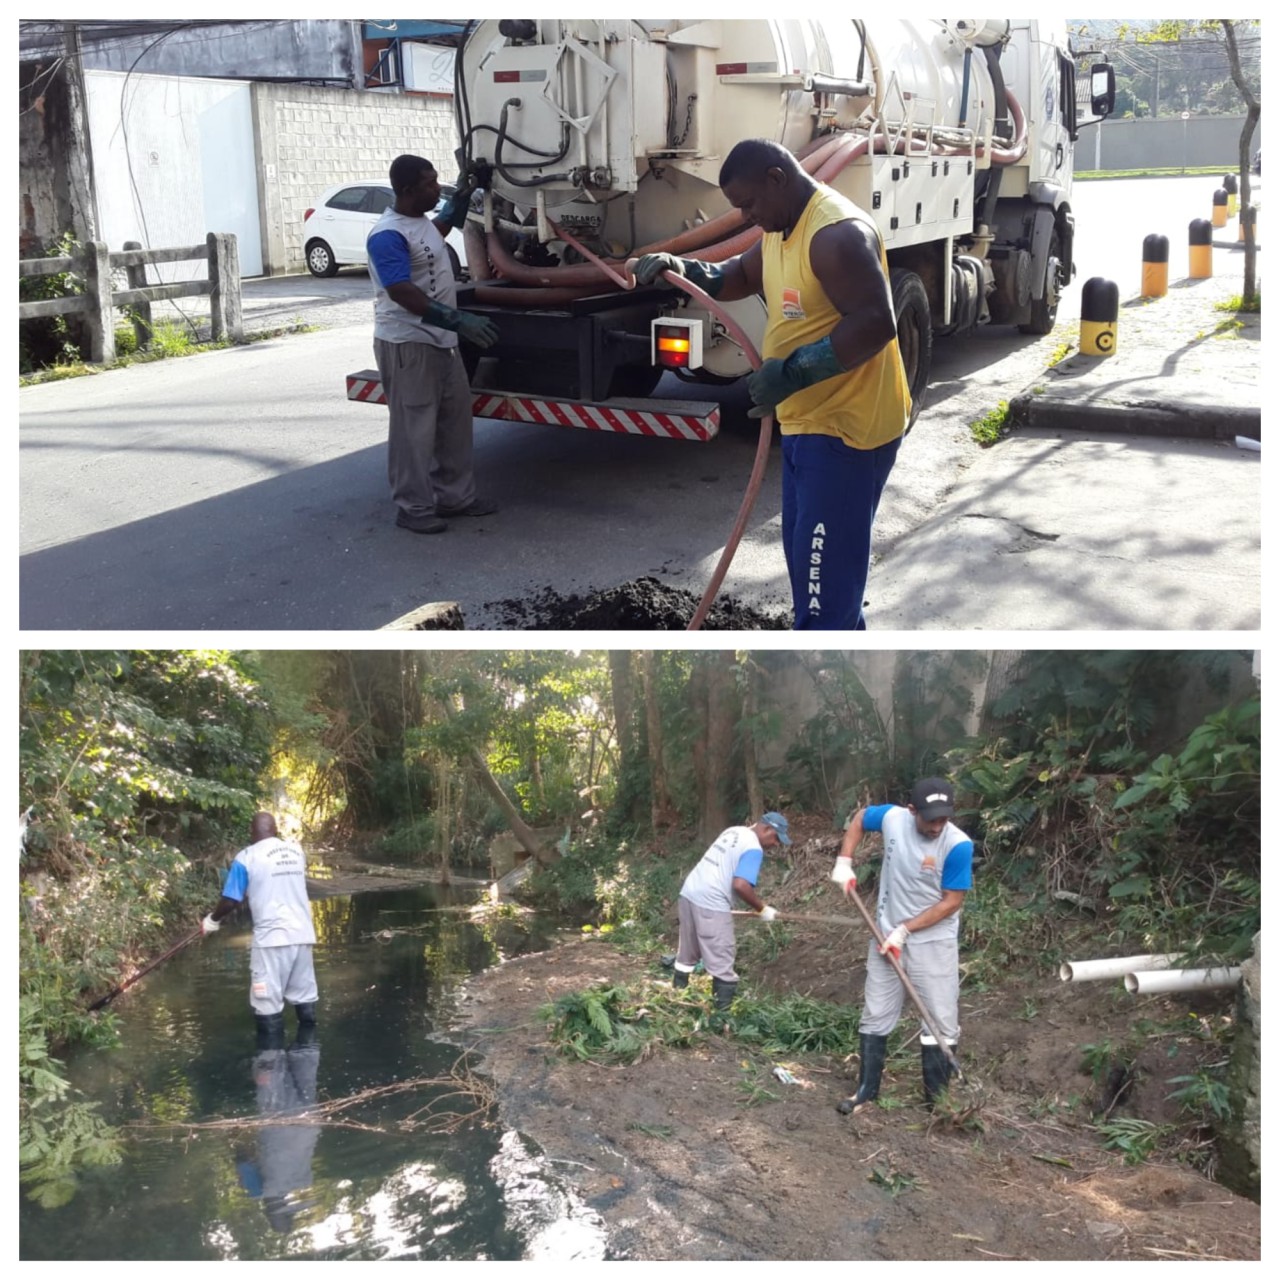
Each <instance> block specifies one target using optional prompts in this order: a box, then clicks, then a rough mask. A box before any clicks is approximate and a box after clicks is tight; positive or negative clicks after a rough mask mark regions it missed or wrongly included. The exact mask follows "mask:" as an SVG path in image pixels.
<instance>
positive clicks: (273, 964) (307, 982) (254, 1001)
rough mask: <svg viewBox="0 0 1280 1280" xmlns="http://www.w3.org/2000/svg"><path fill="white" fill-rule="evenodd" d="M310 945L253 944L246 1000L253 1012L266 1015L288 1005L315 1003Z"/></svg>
mask: <svg viewBox="0 0 1280 1280" xmlns="http://www.w3.org/2000/svg"><path fill="white" fill-rule="evenodd" d="M311 950H312V949H311V944H310V943H304V942H297V943H292V944H290V945H289V946H284V947H259V946H255V947H254V948H253V949H252V950H251V951H250V952H249V1003H250V1004H251V1005H252V1006H253V1011H254V1013H260V1014H262V1015H263V1016H269V1015H271V1014H273V1013H279V1012H280V1011H281V1010H282V1009H283V1008H284V1006H285V1004H286V1003H288V1004H315V1002H316V1001H317V1000H318V999H319V998H320V993H319V991H318V990H317V989H316V969H315V964H314V962H313V960H312V957H311Z"/></svg>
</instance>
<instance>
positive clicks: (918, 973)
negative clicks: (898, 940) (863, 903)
mask: <svg viewBox="0 0 1280 1280" xmlns="http://www.w3.org/2000/svg"><path fill="white" fill-rule="evenodd" d="M902 967H903V969H904V970H905V971H906V975H907V977H908V978H910V979H911V985H912V986H913V987H915V989H916V991H917V993H918V994H919V996H920V999H921V1000H922V1001H924V1007H925V1008H926V1009H928V1010H929V1014H930V1016H931V1017H932V1018H933V1020H934V1022H935V1023H936V1024H937V1027H938V1030H939V1031H940V1032H942V1035H943V1037H944V1038H945V1039H946V1042H947V1043H948V1044H955V1042H956V1040H957V1039H959V1036H960V947H959V943H958V941H957V939H955V938H938V939H936V940H931V941H929V942H912V941H911V939H910V938H908V939H907V944H906V946H904V947H903V948H902ZM905 995H906V989H905V988H904V987H903V985H902V979H901V978H899V977H898V974H897V971H896V970H895V969H894V967H893V965H891V964H890V963H889V962H888V960H886V959H885V958H884V956H882V955H881V954H880V948H879V946H878V945H877V944H876V943H875V941H874V940H873V941H872V942H871V944H870V945H869V947H868V948H867V989H866V995H865V996H864V998H863V1002H862V1017H861V1018H860V1019H859V1021H858V1030H859V1032H861V1033H862V1034H863V1035H867V1036H887V1035H888V1034H889V1032H891V1031H892V1030H893V1029H894V1027H896V1026H897V1025H898V1018H899V1017H900V1016H901V1014H902V1001H903V998H904V997H905ZM920 1043H921V1044H936V1043H937V1041H936V1040H935V1039H934V1038H933V1036H932V1035H931V1034H930V1032H929V1028H928V1027H926V1026H925V1025H924V1024H923V1023H921V1026H920Z"/></svg>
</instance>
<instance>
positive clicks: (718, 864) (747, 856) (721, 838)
mask: <svg viewBox="0 0 1280 1280" xmlns="http://www.w3.org/2000/svg"><path fill="white" fill-rule="evenodd" d="M763 863H764V849H763V848H761V845H760V838H759V836H757V835H756V833H755V831H754V830H752V828H751V827H729V828H728V829H727V830H725V831H722V832H721V833H720V834H719V835H718V836H717V837H716V840H715V843H714V844H713V845H712V846H711V848H709V849H708V850H707V851H706V853H704V854H703V855H702V859H701V860H700V861H699V862H698V864H697V865H696V866H695V867H694V868H693V870H692V871H690V872H689V874H688V875H687V876H685V878H684V885H683V886H682V887H681V889H680V896H681V897H682V898H687V899H688V900H689V901H690V902H692V903H693V904H694V905H695V906H699V907H706V908H707V910H708V911H732V910H733V882H734V879H735V878H740V879H743V880H745V881H746V882H747V883H748V884H749V885H752V886H754V885H755V883H756V881H757V880H758V879H759V878H760V868H761V866H762V865H763Z"/></svg>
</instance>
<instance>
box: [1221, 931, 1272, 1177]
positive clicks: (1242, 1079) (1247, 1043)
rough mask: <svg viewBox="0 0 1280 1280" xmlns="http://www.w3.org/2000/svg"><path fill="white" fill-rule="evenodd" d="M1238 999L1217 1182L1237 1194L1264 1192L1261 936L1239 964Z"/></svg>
mask: <svg viewBox="0 0 1280 1280" xmlns="http://www.w3.org/2000/svg"><path fill="white" fill-rule="evenodd" d="M1240 968H1241V983H1240V993H1239V995H1238V996H1237V997H1236V1039H1235V1044H1234V1045H1233V1046H1232V1049H1231V1065H1230V1066H1229V1068H1228V1070H1227V1086H1228V1090H1229V1096H1230V1099H1231V1119H1230V1120H1229V1121H1227V1123H1226V1124H1225V1125H1224V1126H1223V1129H1222V1133H1221V1136H1220V1146H1221V1149H1222V1164H1221V1167H1220V1169H1219V1172H1218V1180H1219V1181H1220V1182H1221V1183H1222V1184H1223V1185H1224V1186H1228V1187H1230V1188H1231V1190H1232V1191H1235V1192H1238V1193H1239V1194H1240V1195H1244V1196H1248V1197H1249V1198H1250V1199H1251V1200H1258V1199H1260V1198H1261V1195H1262V935H1261V934H1257V935H1256V936H1255V937H1254V939H1253V955H1252V956H1250V957H1249V959H1248V960H1246V961H1245V962H1244V964H1242V965H1241V966H1240Z"/></svg>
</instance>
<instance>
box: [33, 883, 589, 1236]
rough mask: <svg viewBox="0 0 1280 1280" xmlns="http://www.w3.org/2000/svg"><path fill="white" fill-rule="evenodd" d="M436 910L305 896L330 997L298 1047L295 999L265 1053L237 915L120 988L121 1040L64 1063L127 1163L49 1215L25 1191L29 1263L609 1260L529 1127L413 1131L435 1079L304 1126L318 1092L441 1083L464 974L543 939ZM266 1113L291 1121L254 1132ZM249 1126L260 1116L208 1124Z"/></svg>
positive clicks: (100, 1172)
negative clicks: (281, 1036)
mask: <svg viewBox="0 0 1280 1280" xmlns="http://www.w3.org/2000/svg"><path fill="white" fill-rule="evenodd" d="M472 897H473V894H468V895H467V896H466V899H464V900H470V899H471V898H472ZM445 905H450V897H449V894H448V892H447V891H444V890H440V889H433V888H426V889H413V890H407V891H390V892H382V893H367V894H359V895H355V896H350V897H332V898H326V899H321V900H318V901H316V902H314V903H313V904H312V906H313V911H314V915H315V922H316V932H317V939H318V940H317V945H316V950H315V966H316V977H317V981H318V984H319V990H320V1002H319V1023H318V1028H317V1034H316V1036H315V1038H314V1040H313V1041H311V1042H309V1043H308V1042H306V1037H305V1036H304V1037H299V1035H298V1034H297V1030H298V1029H297V1024H296V1021H295V1018H294V1015H293V1011H292V1010H291V1009H287V1010H286V1038H285V1047H283V1048H265V1049H264V1048H259V1046H258V1045H257V1042H256V1035H255V1026H254V1020H253V1016H252V1013H251V1011H250V1009H249V1003H248V966H249V944H250V933H249V929H248V926H247V924H245V925H242V926H238V927H232V926H224V928H223V929H222V931H221V932H220V933H217V934H215V935H212V936H211V937H209V938H207V939H205V940H203V941H201V942H198V943H195V944H193V945H192V946H191V947H189V948H187V949H186V950H185V951H183V952H180V953H179V954H178V955H177V956H176V957H174V959H173V960H171V961H169V962H168V963H167V964H165V965H163V966H161V967H160V968H158V969H157V970H156V971H155V972H154V973H152V974H150V975H148V976H147V977H146V978H144V979H143V980H142V981H141V982H140V983H139V984H138V985H137V986H136V987H134V988H132V989H131V990H130V991H128V992H127V993H125V994H124V995H122V996H121V997H120V998H119V999H118V1000H117V1001H116V1002H115V1004H114V1005H113V1006H112V1008H113V1009H114V1011H115V1013H116V1015H117V1016H118V1018H119V1020H120V1033H121V1034H120V1044H119V1046H118V1047H117V1048H115V1049H111V1050H85V1051H83V1052H77V1053H73V1054H71V1055H69V1056H68V1059H67V1071H68V1075H69V1077H70V1080H71V1083H72V1085H73V1086H74V1087H75V1088H76V1089H78V1090H80V1091H81V1093H82V1094H83V1095H84V1096H85V1097H86V1098H88V1099H90V1100H92V1101H96V1102H98V1103H100V1104H101V1111H102V1114H103V1116H104V1118H105V1119H107V1120H108V1121H109V1122H110V1123H112V1124H113V1125H119V1126H123V1132H124V1134H125V1142H124V1161H123V1163H122V1164H119V1165H115V1166H110V1167H107V1168H104V1169H95V1170H89V1171H87V1172H85V1173H83V1174H82V1175H80V1177H79V1183H78V1188H77V1191H76V1194H75V1196H74V1197H73V1198H72V1199H71V1201H70V1202H69V1203H68V1204H66V1205H64V1206H62V1207H60V1208H56V1209H43V1208H41V1207H39V1206H38V1205H36V1204H34V1203H33V1202H32V1201H30V1200H28V1199H25V1198H24V1199H23V1200H22V1202H21V1208H20V1223H19V1226H20V1257H21V1258H22V1259H73V1258H74V1259H227V1260H229V1259H273V1258H314V1259H378V1258H422V1259H438V1260H480V1259H521V1258H534V1257H541V1258H559V1257H563V1258H566V1259H567V1258H569V1257H590V1256H595V1257H602V1256H604V1239H603V1233H602V1231H600V1230H599V1228H598V1223H597V1221H595V1220H593V1215H591V1214H590V1213H589V1212H588V1211H585V1210H584V1209H583V1208H582V1206H581V1205H580V1204H578V1203H576V1202H575V1201H574V1198H573V1197H572V1195H571V1194H570V1193H568V1192H566V1190H565V1189H564V1188H563V1187H562V1186H561V1185H560V1184H559V1182H558V1180H557V1179H556V1178H555V1176H554V1174H553V1173H552V1171H551V1170H550V1169H549V1168H548V1167H547V1166H546V1164H545V1162H543V1161H542V1160H541V1158H540V1156H539V1154H538V1153H537V1151H536V1150H535V1149H534V1148H533V1147H532V1146H531V1144H529V1143H527V1142H526V1141H525V1140H524V1139H523V1138H522V1137H521V1136H520V1135H519V1134H516V1133H512V1132H507V1133H504V1132H502V1130H501V1129H500V1128H499V1127H496V1126H490V1127H482V1126H479V1125H474V1124H472V1125H467V1126H465V1127H463V1128H462V1129H461V1130H459V1131H457V1132H454V1133H449V1134H435V1133H428V1132H424V1131H423V1129H422V1128H421V1127H408V1126H409V1125H412V1124H413V1120H414V1117H415V1116H420V1113H421V1112H422V1109H423V1108H424V1107H426V1106H427V1105H428V1104H429V1103H430V1102H432V1100H433V1098H435V1099H436V1101H437V1104H439V1099H440V1098H441V1096H442V1095H443V1094H445V1093H446V1092H448V1091H449V1090H448V1089H447V1088H446V1087H444V1086H433V1087H430V1088H425V1089H423V1088H419V1089H416V1090H413V1091H410V1092H402V1093H390V1094H386V1095H383V1096H381V1097H374V1098H371V1099H369V1100H368V1101H365V1102H362V1103H361V1104H360V1105H358V1106H357V1107H355V1108H353V1109H352V1110H351V1111H350V1112H344V1113H343V1118H344V1119H346V1120H349V1121H351V1122H353V1123H355V1124H358V1125H360V1126H365V1127H360V1128H355V1127H353V1128H340V1127H333V1126H332V1125H329V1124H326V1125H316V1124H311V1123H307V1122H306V1112H307V1110H308V1107H309V1106H313V1105H314V1104H315V1103H316V1102H317V1101H319V1102H322V1103H323V1102H325V1101H326V1100H329V1101H332V1100H336V1099H340V1098H348V1097H351V1096H352V1095H355V1094H360V1093H362V1092H364V1091H367V1090H376V1089H379V1088H381V1087H383V1086H387V1085H391V1084H394V1083H396V1082H402V1081H408V1080H414V1079H421V1078H441V1077H448V1075H449V1073H450V1069H451V1068H452V1067H453V1065H454V1064H455V1062H456V1061H457V1060H458V1058H459V1053H460V1049H459V1047H458V1045H457V1044H456V1043H453V1042H451V1041H450V1040H449V1039H448V1038H447V1034H446V1033H447V1029H448V1027H449V1025H450V1021H451V1018H452V1015H453V1012H454V1010H455V1008H456V1004H455V1001H456V996H457V989H458V986H459V984H460V983H461V981H462V980H463V979H465V978H466V977H467V975H469V974H472V973H475V972H477V971H479V970H481V969H483V968H485V967H487V966H488V965H491V964H494V963H496V962H498V961H500V960H501V959H504V958H510V957H511V956H513V955H516V954H519V953H521V952H523V951H529V950H540V949H542V948H544V947H545V946H546V945H548V942H549V939H550V934H549V931H547V930H542V931H539V927H538V926H537V925H536V924H535V925H532V926H531V925H528V924H524V923H519V922H514V921H508V920H498V921H496V922H494V923H493V924H492V925H489V926H480V925H477V924H475V923H472V922H471V921H470V920H469V919H468V918H467V917H466V916H465V915H463V914H461V913H448V912H438V913H432V912H431V911H430V908H433V907H439V906H445ZM528 919H529V917H525V920H528ZM480 1066H481V1069H482V1066H483V1064H480ZM456 1107H457V1109H458V1110H462V1111H466V1110H469V1109H470V1104H469V1103H468V1100H467V1099H466V1098H461V1099H458V1100H456ZM273 1116H280V1117H281V1120H282V1123H279V1124H266V1125H263V1124H262V1123H261V1120H262V1119H263V1118H269V1117H273ZM245 1118H253V1119H255V1120H257V1121H258V1123H256V1124H253V1125H248V1126H239V1127H235V1126H232V1125H221V1124H220V1125H215V1126H214V1127H209V1126H210V1124H211V1122H226V1121H233V1120H237V1119H245ZM406 1122H408V1124H406Z"/></svg>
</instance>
